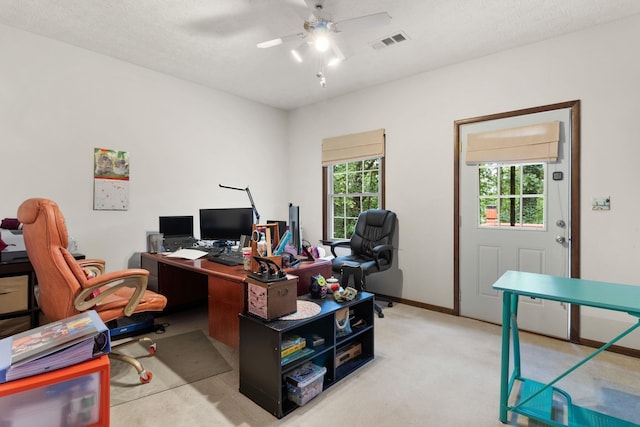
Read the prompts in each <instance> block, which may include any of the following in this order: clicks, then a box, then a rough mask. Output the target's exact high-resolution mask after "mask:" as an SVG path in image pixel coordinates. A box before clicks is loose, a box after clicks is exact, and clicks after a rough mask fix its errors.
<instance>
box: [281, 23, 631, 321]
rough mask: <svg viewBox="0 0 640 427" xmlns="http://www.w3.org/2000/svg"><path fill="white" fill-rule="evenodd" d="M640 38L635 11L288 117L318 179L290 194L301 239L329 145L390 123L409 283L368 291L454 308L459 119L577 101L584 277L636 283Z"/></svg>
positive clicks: (390, 159) (314, 222) (318, 204)
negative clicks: (599, 205) (297, 206)
mask: <svg viewBox="0 0 640 427" xmlns="http://www.w3.org/2000/svg"><path fill="white" fill-rule="evenodd" d="M639 39H640V16H635V17H632V18H629V19H626V20H623V21H619V22H615V23H613V24H609V25H606V26H601V27H597V28H594V29H591V30H587V31H583V32H579V33H574V34H571V35H568V36H565V37H561V38H556V39H552V40H547V41H544V42H541V43H537V44H534V45H529V46H525V47H521V48H518V49H513V50H510V51H506V52H503V53H500V54H496V55H492V56H488V57H483V58H479V59H477V60H474V61H469V62H465V63H462V64H459V65H455V66H451V67H447V68H443V69H440V70H437V71H434V72H428V73H423V74H420V75H416V76H413V77H411V78H407V79H403V80H399V81H395V82H391V83H388V84H385V85H381V86H378V87H376V88H373V89H370V90H366V91H362V92H358V93H353V94H350V95H347V96H343V97H340V98H337V99H334V100H332V101H327V102H323V103H321V104H317V105H312V106H308V107H305V108H300V109H298V110H296V111H294V112H292V114H291V117H290V123H289V140H290V141H291V144H292V152H293V153H294V156H295V157H296V158H299V159H301V161H299V162H297V163H296V165H298V169H297V170H294V171H295V172H297V174H302V173H304V174H305V175H307V176H309V177H310V181H311V182H313V183H317V184H316V187H314V188H317V189H316V190H314V191H305V189H303V188H302V187H296V188H295V192H294V193H293V194H292V196H291V197H292V198H293V199H299V200H300V201H301V205H302V207H301V212H304V218H303V219H302V220H301V223H302V224H303V226H304V229H305V235H307V236H308V237H311V236H314V238H320V237H321V236H322V230H321V224H322V216H321V210H322V197H321V194H320V184H321V167H320V145H321V141H322V138H325V137H330V136H336V135H342V134H348V133H354V132H361V131H366V130H371V129H378V128H385V129H386V134H387V139H386V143H387V173H386V179H387V185H386V194H387V202H386V207H387V208H388V209H391V210H394V211H396V212H397V214H398V218H399V222H400V237H399V251H398V252H399V254H398V255H399V256H398V260H399V268H400V270H401V272H402V276H403V280H402V283H401V284H399V283H389V282H393V280H386V278H384V277H383V278H379V277H378V276H382V275H378V276H372V277H371V280H369V285H370V288H371V289H374V290H378V291H380V292H382V293H388V294H390V295H397V296H401V297H402V298H406V299H409V300H414V301H420V302H424V303H428V304H433V305H437V306H442V307H447V308H452V307H453V156H454V152H453V147H454V137H453V123H454V121H455V120H458V119H465V118H471V117H478V116H484V115H487V114H493V113H499V112H504V111H511V110H517V109H521V108H528V107H535V106H540V105H546V104H553V103H557V102H563V101H570V100H575V99H579V100H581V106H582V161H581V165H582V179H581V197H582V203H581V216H582V247H581V250H582V260H581V261H582V262H581V264H582V277H583V278H588V279H594V280H605V281H614V282H623V283H637V284H640V273H639V272H638V269H637V267H636V266H637V264H638V260H640V249H639V245H640V244H639V243H638V241H639V238H640V230H639V226H638V223H639V221H638V212H640V198H639V197H638V189H637V185H638V182H639V178H640V173H639V169H638V165H637V160H636V159H637V157H638V155H640V144H639V141H638V138H637V137H635V136H634V134H633V132H635V131H636V128H637V127H636V126H635V124H636V122H637V120H638V117H640V107H639V102H638V87H639V86H638V76H640V58H639V57H638V55H635V54H634V53H633V52H635V51H636V50H637V40H639ZM314 165H315V166H314ZM603 195H606V196H611V205H612V208H611V211H609V212H593V211H591V198H592V197H593V196H603ZM383 274H384V273H383ZM399 289H401V290H399ZM587 313H588V311H587ZM590 316H591V315H590ZM594 316H596V317H597V316H598V315H597V314H596V315H594ZM593 323H594V324H597V323H598V322H597V319H596V321H594V322H593ZM592 326H593V325H592Z"/></svg>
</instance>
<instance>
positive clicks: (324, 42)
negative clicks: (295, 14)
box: [315, 34, 330, 52]
mask: <svg viewBox="0 0 640 427" xmlns="http://www.w3.org/2000/svg"><path fill="white" fill-rule="evenodd" d="M315 46H316V50H317V51H318V52H326V51H327V50H329V46H330V43H329V38H328V37H327V36H326V35H324V34H321V35H319V36H317V37H316V42H315Z"/></svg>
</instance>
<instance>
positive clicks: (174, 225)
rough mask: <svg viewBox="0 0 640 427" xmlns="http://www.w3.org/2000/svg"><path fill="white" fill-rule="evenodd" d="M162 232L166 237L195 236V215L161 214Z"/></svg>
mask: <svg viewBox="0 0 640 427" xmlns="http://www.w3.org/2000/svg"><path fill="white" fill-rule="evenodd" d="M159 221H160V233H162V234H164V237H192V236H193V216H192V215H183V216H161V217H159Z"/></svg>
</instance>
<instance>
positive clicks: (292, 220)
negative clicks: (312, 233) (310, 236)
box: [289, 203, 302, 255]
mask: <svg viewBox="0 0 640 427" xmlns="http://www.w3.org/2000/svg"><path fill="white" fill-rule="evenodd" d="M289 231H290V232H291V240H290V242H291V246H293V247H294V248H295V249H296V253H297V254H298V255H300V254H301V253H302V230H301V228H300V207H299V206H294V205H293V204H292V203H289Z"/></svg>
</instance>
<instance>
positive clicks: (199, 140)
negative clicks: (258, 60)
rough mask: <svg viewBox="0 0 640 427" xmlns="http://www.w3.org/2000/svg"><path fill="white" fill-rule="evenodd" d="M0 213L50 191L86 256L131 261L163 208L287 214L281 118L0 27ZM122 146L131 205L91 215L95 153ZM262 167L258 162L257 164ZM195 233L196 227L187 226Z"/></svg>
mask: <svg viewBox="0 0 640 427" xmlns="http://www.w3.org/2000/svg"><path fill="white" fill-rule="evenodd" d="M0 52H2V57H3V58H2V61H1V63H0V64H1V65H0V141H1V144H2V150H1V152H0V158H1V163H0V164H1V165H2V166H1V171H2V175H1V176H2V182H3V184H2V185H1V188H2V190H0V195H1V197H0V218H5V217H15V216H16V210H17V208H18V206H19V205H20V203H21V202H22V201H23V200H25V199H26V198H30V197H47V198H51V199H53V200H55V201H56V202H57V203H58V204H59V205H60V207H61V209H62V211H63V213H64V215H65V217H66V220H67V226H68V229H69V233H70V235H72V236H73V237H74V238H75V239H77V241H78V244H79V249H80V251H81V252H82V253H85V254H86V255H87V256H89V257H99V258H103V259H105V260H106V261H107V268H108V269H109V270H115V269H120V268H124V267H126V266H127V265H129V264H130V263H133V264H135V263H136V262H137V261H136V256H135V254H136V253H137V252H140V251H144V250H146V240H145V232H146V231H150V230H156V231H157V230H158V216H160V215H194V217H195V221H196V224H195V228H196V229H198V209H200V208H212V207H248V206H250V203H249V199H248V197H247V195H246V193H245V192H241V191H233V190H225V189H221V188H219V187H218V184H219V183H222V184H226V185H230V186H236V187H243V188H244V187H245V186H247V185H248V186H249V187H250V189H251V193H252V195H253V197H254V199H255V203H256V206H257V208H258V210H259V212H260V214H261V217H262V218H264V219H268V218H269V219H271V217H273V219H278V218H282V219H286V218H287V215H288V210H287V204H288V198H287V195H286V194H284V193H282V192H279V191H277V189H280V188H286V187H285V180H284V176H285V172H284V171H282V170H281V169H279V168H274V169H271V168H269V167H268V165H274V164H280V163H281V160H280V159H282V158H283V157H284V156H286V126H287V121H286V120H287V117H286V113H285V112H283V111H281V110H278V109H274V108H270V107H266V106H263V105H260V104H256V103H253V102H250V101H246V100H243V99H240V98H238V97H235V96H231V95H228V94H225V93H223V92H219V91H214V90H210V89H206V88H204V87H202V86H198V85H195V84H192V83H188V82H185V81H182V80H178V79H175V78H172V77H168V76H166V75H163V74H159V73H156V72H153V71H149V70H147V69H144V68H140V67H137V66H134V65H131V64H128V63H125V62H122V61H119V60H116V59H113V58H110V57H106V56H103V55H98V54H95V53H92V52H89V51H86V50H83V49H79V48H76V47H72V46H70V45H66V44H63V43H58V42H55V41H52V40H49V39H46V38H42V37H39V36H36V35H33V34H29V33H26V32H22V31H17V30H14V29H11V28H9V27H5V26H2V25H0ZM95 147H100V148H109V149H116V150H123V151H128V152H129V154H130V162H131V181H130V201H131V204H130V208H129V210H127V211H94V210H93V202H92V198H93V149H94V148H95ZM263 165H264V166H265V167H264V168H263V167H261V166H263ZM196 233H197V232H196Z"/></svg>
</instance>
